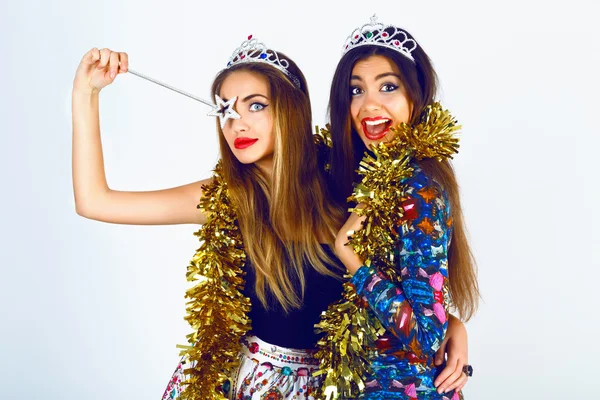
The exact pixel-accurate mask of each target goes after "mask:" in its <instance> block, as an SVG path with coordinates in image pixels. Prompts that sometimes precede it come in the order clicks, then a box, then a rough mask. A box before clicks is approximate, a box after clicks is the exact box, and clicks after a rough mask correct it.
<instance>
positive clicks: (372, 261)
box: [316, 103, 460, 400]
mask: <svg viewBox="0 0 600 400" xmlns="http://www.w3.org/2000/svg"><path fill="white" fill-rule="evenodd" d="M459 130H460V126H459V125H458V124H457V122H456V120H455V119H454V117H452V115H450V113H449V112H448V111H447V110H444V109H443V108H442V106H441V105H440V104H439V103H434V104H432V105H430V106H427V107H426V109H425V110H424V111H423V114H422V115H421V118H420V122H419V123H418V124H416V125H415V126H413V127H410V126H409V125H407V124H401V125H399V126H397V127H395V128H392V131H393V132H394V133H395V136H394V138H393V139H392V140H391V141H390V142H388V143H380V144H378V145H377V146H373V147H372V151H373V155H369V154H365V157H364V158H363V160H362V161H361V163H360V165H359V169H358V173H359V174H360V175H362V176H363V178H362V181H361V182H360V183H358V184H357V185H356V186H355V188H354V193H353V194H352V195H351V196H350V197H349V198H348V201H349V202H353V203H356V204H361V207H360V208H358V207H356V208H352V209H350V210H349V211H353V212H355V213H356V214H358V215H359V216H365V218H366V220H365V221H364V224H363V228H362V229H360V230H358V231H356V232H355V233H354V235H353V236H352V238H351V239H350V241H349V245H351V246H352V247H353V248H354V251H355V252H356V254H358V255H359V256H360V257H361V259H363V260H364V263H365V265H368V266H373V267H375V268H377V270H378V271H379V272H380V273H383V274H385V275H386V276H387V278H388V279H390V280H391V281H392V282H395V283H399V282H400V280H401V279H400V275H399V274H398V273H397V272H396V269H395V266H394V245H395V242H396V239H397V233H396V230H395V228H396V227H397V226H398V224H399V220H400V218H401V217H402V215H403V213H404V210H403V208H402V206H401V204H402V202H403V201H404V200H406V197H405V193H404V190H405V187H404V185H403V182H405V181H406V180H407V179H408V178H410V177H411V176H412V175H413V173H414V169H413V167H412V165H411V163H412V162H413V160H422V159H424V158H435V159H437V160H440V161H441V160H445V159H448V158H452V155H453V154H456V153H457V152H458V147H459V146H458V139H457V138H456V137H455V135H456V134H457V133H458V131H459ZM326 133H327V132H326V131H325V132H324V131H323V130H321V134H322V135H326ZM317 329H318V330H320V331H321V332H324V333H325V336H324V337H323V338H322V339H321V340H320V341H319V343H318V346H319V351H318V352H317V354H316V357H317V358H319V359H320V369H319V371H318V372H317V373H318V374H324V375H325V379H324V383H323V386H322V388H321V392H320V393H318V395H317V398H320V399H322V398H325V399H328V400H329V399H339V398H343V399H345V398H356V397H357V396H358V395H359V394H360V392H361V391H362V390H363V389H364V378H365V376H366V375H367V374H369V373H370V368H369V361H368V359H369V355H370V353H369V352H371V351H375V350H373V349H374V342H375V340H376V339H377V337H378V336H380V335H381V334H383V333H384V332H385V328H383V326H382V325H381V323H380V322H379V320H378V319H377V318H376V317H372V316H370V315H369V313H368V311H367V305H366V304H364V303H363V301H362V299H360V298H359V297H358V295H357V293H356V290H355V288H354V286H353V285H352V284H350V283H349V282H346V283H345V285H344V292H343V293H342V300H340V301H338V302H336V303H334V304H332V305H330V306H329V307H328V309H327V311H325V312H324V313H323V314H322V316H321V321H320V322H319V324H318V325H317Z"/></svg>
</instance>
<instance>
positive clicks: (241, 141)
mask: <svg viewBox="0 0 600 400" xmlns="http://www.w3.org/2000/svg"><path fill="white" fill-rule="evenodd" d="M256 142H258V139H251V138H247V137H239V138H237V139H235V140H234V141H233V146H234V147H235V148H236V149H239V150H241V149H245V148H247V147H250V146H252V145H253V144H254V143H256Z"/></svg>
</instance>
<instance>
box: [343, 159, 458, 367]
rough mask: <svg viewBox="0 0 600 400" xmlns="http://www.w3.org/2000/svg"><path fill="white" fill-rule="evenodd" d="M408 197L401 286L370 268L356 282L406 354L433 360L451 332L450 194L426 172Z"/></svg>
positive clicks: (399, 256) (400, 249)
mask: <svg viewBox="0 0 600 400" xmlns="http://www.w3.org/2000/svg"><path fill="white" fill-rule="evenodd" d="M406 194H407V197H408V198H409V200H407V202H406V203H407V204H409V205H410V212H406V213H405V216H404V218H403V219H402V223H401V224H400V225H399V226H398V229H399V232H398V233H399V235H398V240H397V246H396V260H397V268H398V269H399V271H400V275H401V277H402V281H401V283H400V284H394V283H393V282H391V281H389V280H387V279H386V278H385V277H383V276H382V275H380V274H378V273H377V271H376V270H375V269H374V268H370V267H366V266H362V267H361V268H360V269H359V270H358V271H357V272H356V273H355V274H354V276H353V277H352V280H351V282H352V283H353V284H354V286H355V287H356V290H357V293H358V294H359V296H362V297H363V298H365V299H366V301H367V303H368V304H369V307H370V308H371V309H372V311H373V313H374V314H375V315H376V316H377V318H378V319H379V320H380V321H381V323H382V324H383V325H384V326H385V328H386V329H387V330H388V332H390V333H392V334H393V335H394V336H396V337H397V338H398V339H399V340H400V342H401V343H402V346H403V347H404V348H405V350H407V351H411V352H413V353H414V354H415V355H416V356H417V357H429V356H431V355H433V354H434V353H435V352H436V351H437V349H438V348H439V347H440V344H441V342H442V340H443V338H444V336H445V334H446V329H447V327H448V310H449V303H450V297H449V288H448V248H449V245H450V238H451V235H452V218H451V214H450V207H449V202H448V199H447V197H446V194H445V192H444V191H443V190H442V188H441V187H440V186H439V185H438V184H437V183H436V182H434V181H432V180H431V179H429V178H428V177H427V176H426V175H425V174H424V172H423V171H422V170H420V169H417V170H416V173H415V175H414V176H413V177H412V178H411V179H410V180H409V181H408V182H407V190H406ZM403 205H404V203H403ZM406 208H407V207H406V206H405V209H406Z"/></svg>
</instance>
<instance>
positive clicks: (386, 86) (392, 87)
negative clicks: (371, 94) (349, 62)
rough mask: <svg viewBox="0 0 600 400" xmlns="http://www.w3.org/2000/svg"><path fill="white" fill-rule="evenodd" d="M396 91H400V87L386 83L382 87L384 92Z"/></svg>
mask: <svg viewBox="0 0 600 400" xmlns="http://www.w3.org/2000/svg"><path fill="white" fill-rule="evenodd" d="M396 89H398V86H396V85H394V84H392V83H386V84H384V85H383V86H382V87H381V91H382V92H393V91H394V90H396Z"/></svg>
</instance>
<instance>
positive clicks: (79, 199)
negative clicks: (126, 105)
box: [72, 91, 109, 212]
mask: <svg viewBox="0 0 600 400" xmlns="http://www.w3.org/2000/svg"><path fill="white" fill-rule="evenodd" d="M72 116H73V143H72V146H73V147H72V168H73V192H74V195H75V205H76V208H77V211H78V212H80V211H84V210H85V209H86V208H89V207H91V204H92V203H93V202H94V200H98V199H100V197H101V196H102V195H104V194H105V193H107V192H108V190H109V188H108V184H107V182H106V174H105V172H104V158H103V154H102V141H101V138H100V117H99V95H98V92H94V93H80V92H76V91H73V94H72Z"/></svg>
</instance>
